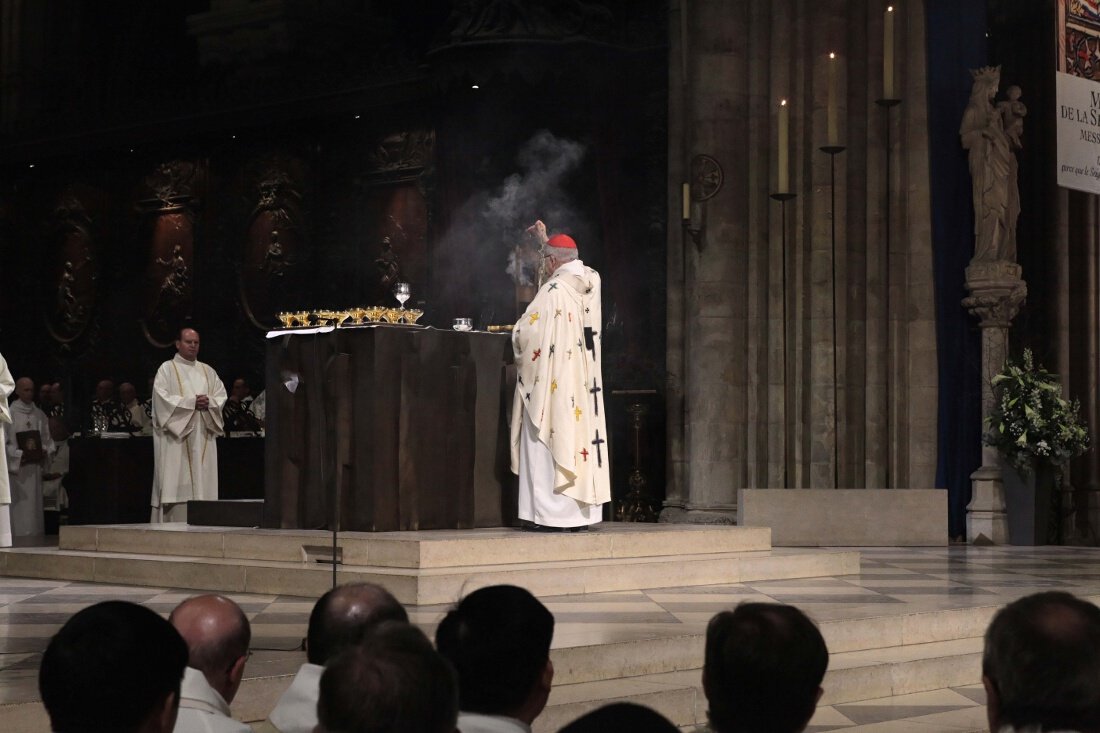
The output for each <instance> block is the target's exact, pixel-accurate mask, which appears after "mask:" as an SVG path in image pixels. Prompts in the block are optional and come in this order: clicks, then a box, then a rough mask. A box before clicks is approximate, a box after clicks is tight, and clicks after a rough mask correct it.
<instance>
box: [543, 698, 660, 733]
mask: <svg viewBox="0 0 1100 733" xmlns="http://www.w3.org/2000/svg"><path fill="white" fill-rule="evenodd" d="M679 730H680V729H679V728H677V727H676V726H675V725H673V724H672V723H671V722H670V721H669V720H668V718H666V717H665V716H663V715H661V714H660V713H658V712H657V711H655V710H652V709H650V708H647V707H645V706H643V705H635V704H634V703H632V702H617V703H612V704H611V705H604V706H603V707H602V708H598V709H596V710H593V711H592V712H590V713H588V714H587V715H582V716H581V717H579V718H577V719H576V720H574V721H573V722H572V723H570V724H569V725H567V726H565V727H564V728H562V729H561V730H560V731H558V733H677V731H679Z"/></svg>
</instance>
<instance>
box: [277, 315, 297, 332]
mask: <svg viewBox="0 0 1100 733" xmlns="http://www.w3.org/2000/svg"><path fill="white" fill-rule="evenodd" d="M276 315H277V317H278V319H279V320H280V321H281V322H282V324H283V328H293V327H294V314H293V313H287V312H285V311H283V312H281V313H278V314H276Z"/></svg>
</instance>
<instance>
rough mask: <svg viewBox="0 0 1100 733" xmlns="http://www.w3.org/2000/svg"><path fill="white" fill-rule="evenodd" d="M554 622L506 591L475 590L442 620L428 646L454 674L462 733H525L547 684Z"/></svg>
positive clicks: (527, 596)
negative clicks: (456, 680)
mask: <svg viewBox="0 0 1100 733" xmlns="http://www.w3.org/2000/svg"><path fill="white" fill-rule="evenodd" d="M553 636H554V616H553V614H551V613H550V611H549V610H547V608H546V606H544V605H542V604H541V603H540V602H539V600H538V599H537V598H535V597H534V596H533V595H531V593H530V592H529V591H526V590H524V589H523V588H518V587H516V586H514V585H494V586H490V587H488V588H482V589H480V590H476V591H474V592H473V593H471V594H470V595H468V596H466V597H465V598H464V599H462V601H461V602H460V603H459V604H458V605H457V606H456V607H455V608H454V610H452V611H451V612H450V613H448V614H447V615H446V617H444V619H443V621H441V622H440V624H439V628H438V629H437V630H436V634H435V642H436V646H437V647H438V648H439V653H440V654H442V655H443V656H444V657H445V658H446V659H447V660H448V661H449V662H450V663H451V664H452V665H453V666H454V668H455V672H456V673H457V674H458V695H459V710H460V711H461V713H460V714H459V718H458V729H459V730H460V731H462V733H512V732H513V731H515V732H517V733H527V732H528V731H530V729H531V728H530V726H531V723H532V722H534V720H535V718H537V717H538V715H539V713H541V712H542V710H543V708H544V707H546V700H547V698H548V697H549V695H550V686H551V683H552V682H553V679H554V665H553V663H552V662H551V661H550V641H551V639H552V638H553Z"/></svg>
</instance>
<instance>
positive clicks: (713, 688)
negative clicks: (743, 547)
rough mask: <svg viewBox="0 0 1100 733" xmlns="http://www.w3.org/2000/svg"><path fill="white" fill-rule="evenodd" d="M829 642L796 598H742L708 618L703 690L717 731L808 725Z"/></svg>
mask: <svg viewBox="0 0 1100 733" xmlns="http://www.w3.org/2000/svg"><path fill="white" fill-rule="evenodd" d="M828 665H829V650H828V649H827V648H826V647H825V639H824V638H823V637H822V636H821V632H820V631H818V629H817V627H816V626H815V625H814V623H813V621H810V619H808V618H807V617H806V615H805V614H804V613H802V612H801V611H799V610H798V609H797V608H795V607H794V606H784V605H780V604H776V603H742V604H741V605H739V606H738V607H737V608H736V609H734V610H733V611H723V612H722V613H719V614H718V615H717V616H715V617H714V618H712V619H711V620H710V624H709V625H708V626H707V640H706V656H705V660H704V663H703V691H704V692H705V693H706V696H707V703H708V704H709V710H708V714H709V716H710V724H711V727H712V728H713V729H714V730H715V731H716V732H717V733H747V732H749V731H761V730H767V731H773V732H774V733H797V732H798V731H801V730H803V729H805V727H806V725H807V723H809V722H810V718H811V717H813V714H814V710H815V709H816V708H817V701H818V699H819V698H820V697H821V692H822V690H821V680H822V679H823V678H824V677H825V668H826V667H828Z"/></svg>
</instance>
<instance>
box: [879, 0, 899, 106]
mask: <svg viewBox="0 0 1100 733" xmlns="http://www.w3.org/2000/svg"><path fill="white" fill-rule="evenodd" d="M882 98H883V99H896V97H895V96H894V6H893V5H888V6H886V17H885V19H884V22H883V24H882Z"/></svg>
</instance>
